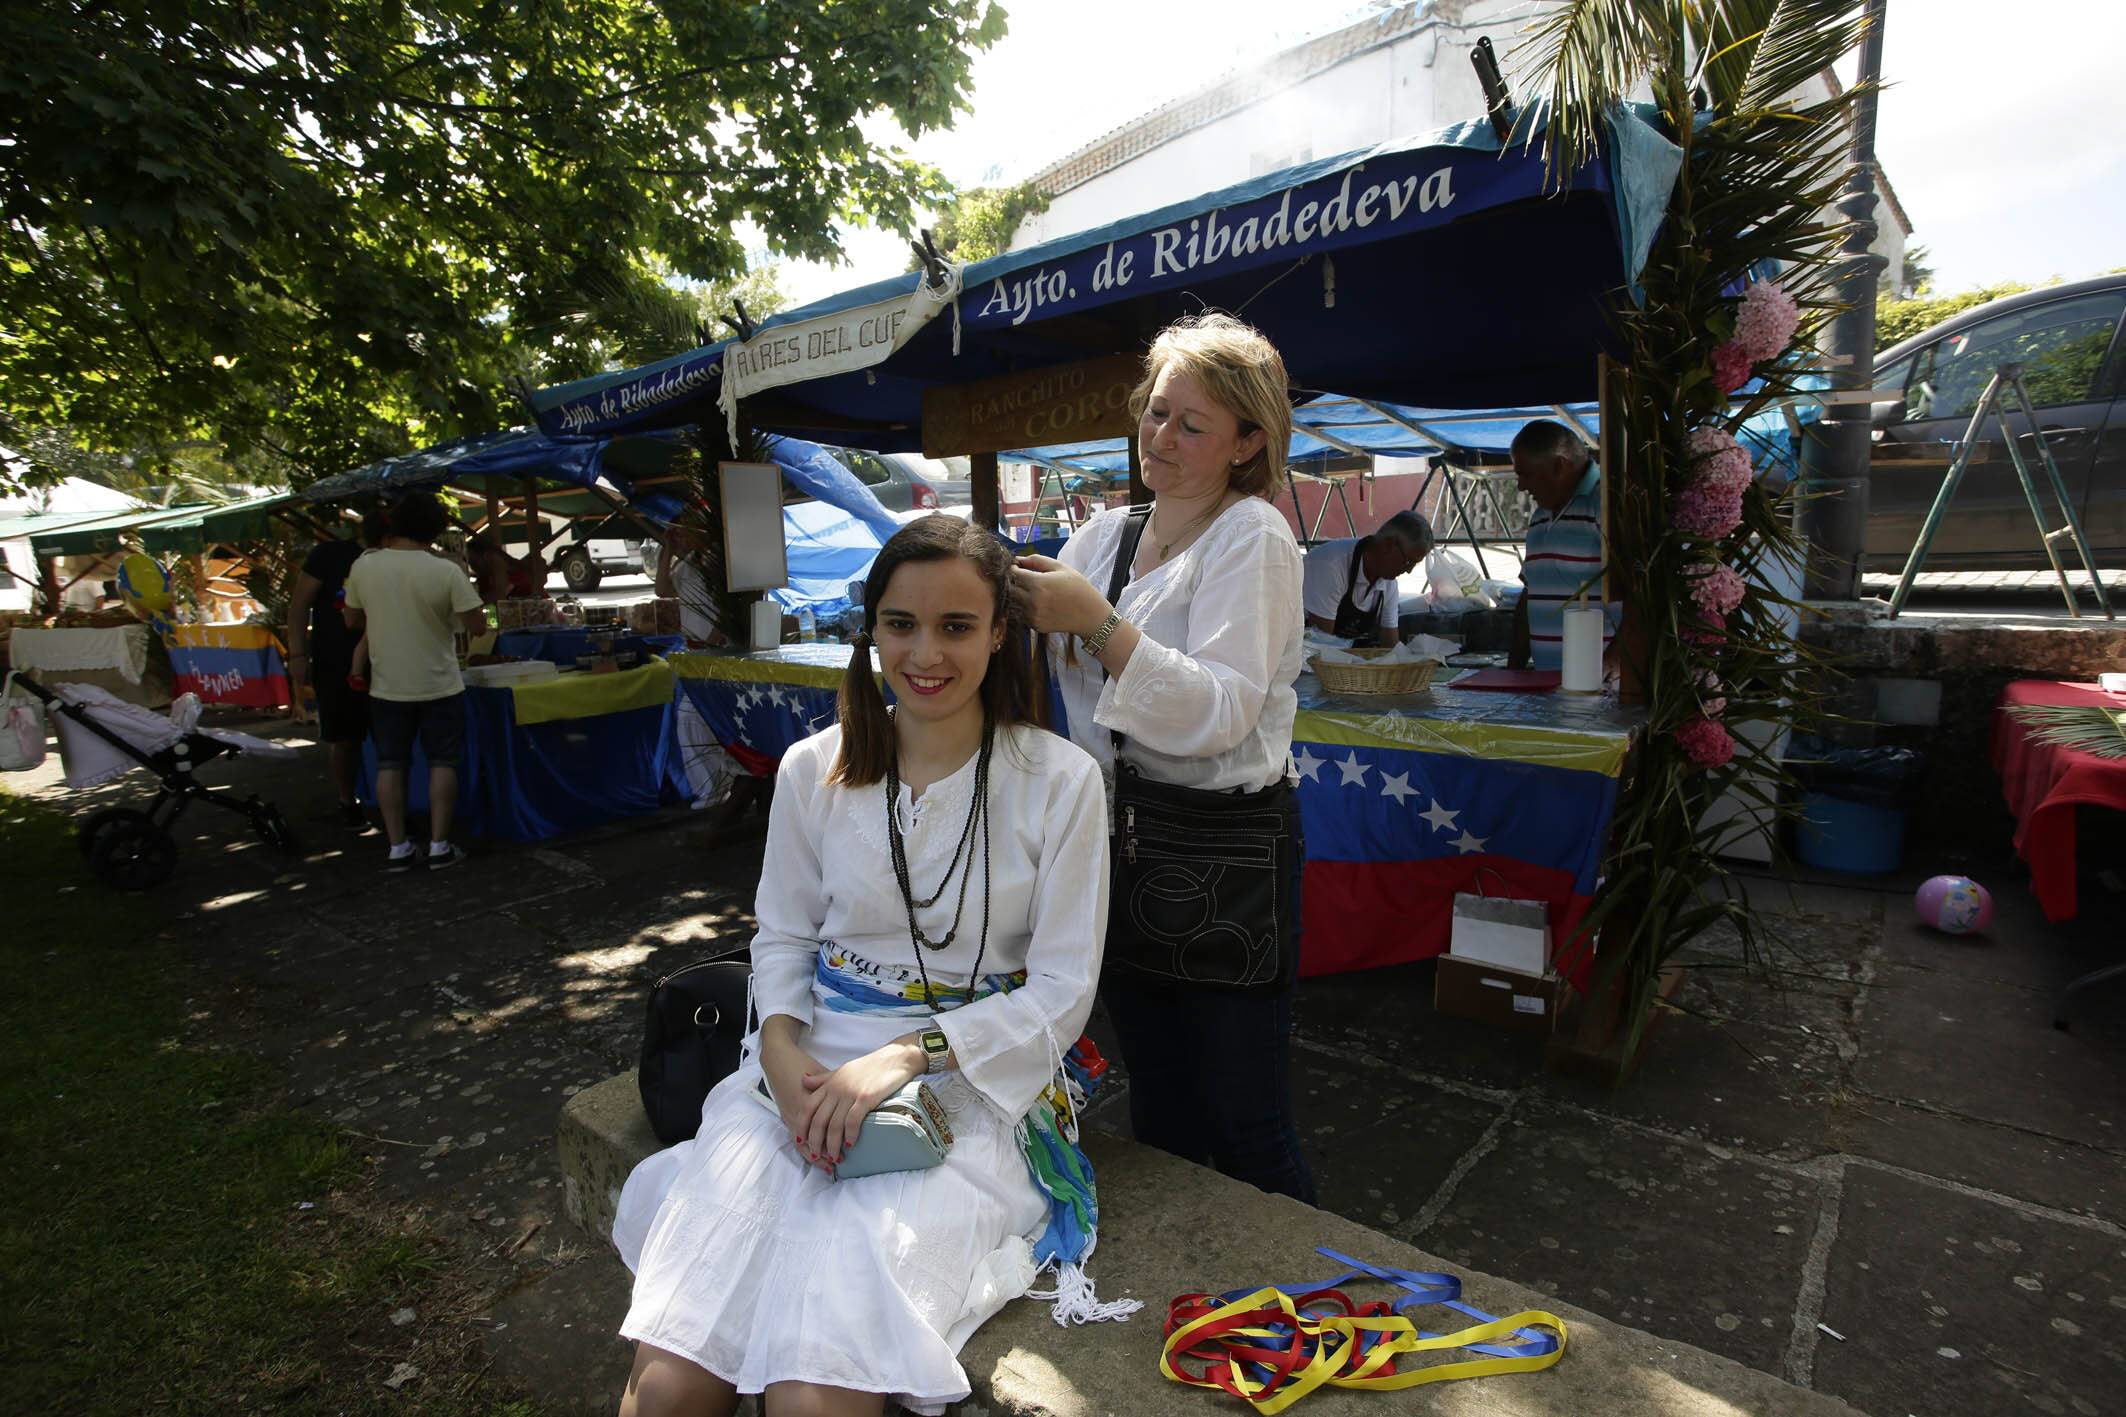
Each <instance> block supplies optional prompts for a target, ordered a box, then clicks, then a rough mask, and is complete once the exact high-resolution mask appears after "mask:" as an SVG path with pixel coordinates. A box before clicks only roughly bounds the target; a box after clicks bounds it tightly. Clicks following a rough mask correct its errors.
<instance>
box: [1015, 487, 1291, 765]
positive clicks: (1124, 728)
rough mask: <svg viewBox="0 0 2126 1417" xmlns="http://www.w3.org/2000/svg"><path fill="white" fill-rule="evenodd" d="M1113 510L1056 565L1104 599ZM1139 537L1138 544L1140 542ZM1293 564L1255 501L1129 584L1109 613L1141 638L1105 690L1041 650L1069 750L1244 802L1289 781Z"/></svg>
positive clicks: (1116, 531)
mask: <svg viewBox="0 0 2126 1417" xmlns="http://www.w3.org/2000/svg"><path fill="white" fill-rule="evenodd" d="M1127 515H1128V512H1127V510H1126V509H1125V508H1120V507H1117V508H1112V509H1110V510H1108V511H1105V512H1102V513H1100V514H1099V515H1098V516H1096V517H1094V518H1093V519H1092V520H1091V521H1090V522H1088V523H1087V524H1086V525H1085V526H1084V527H1083V528H1081V529H1080V530H1079V531H1077V532H1076V533H1074V534H1073V535H1072V536H1071V538H1070V540H1068V541H1066V542H1064V543H1063V551H1062V554H1061V555H1060V556H1059V557H1058V558H1057V559H1058V560H1060V561H1061V562H1062V563H1063V564H1064V565H1066V566H1069V567H1070V568H1071V569H1072V570H1074V571H1077V572H1078V573H1079V574H1080V575H1082V576H1084V577H1085V578H1086V579H1087V580H1090V581H1091V582H1092V583H1093V585H1094V586H1095V587H1097V588H1098V589H1099V590H1100V591H1101V592H1102V593H1103V594H1104V593H1105V592H1106V590H1107V582H1108V577H1109V576H1110V574H1111V573H1112V571H1113V567H1114V564H1115V552H1116V551H1117V550H1118V549H1119V547H1120V545H1121V540H1122V530H1123V523H1124V519H1125V518H1126V517H1127ZM1146 534H1147V535H1149V534H1150V533H1149V532H1148V531H1147V533H1146ZM1302 578H1303V562H1302V558H1301V556H1300V554H1299V543H1298V542H1297V541H1295V540H1294V539H1293V537H1292V529H1291V528H1290V527H1289V526H1287V525H1286V524H1285V520H1284V517H1283V516H1282V515H1281V514H1280V513H1279V512H1278V511H1277V509H1276V508H1274V507H1272V506H1271V505H1270V504H1269V503H1268V502H1265V501H1264V500H1263V499H1262V498H1260V497H1247V498H1243V499H1242V500H1241V501H1239V502H1237V503H1235V504H1234V505H1232V506H1230V507H1228V508H1226V509H1225V511H1223V512H1221V513H1220V514H1219V515H1218V519H1217V520H1216V521H1214V522H1212V523H1211V524H1210V526H1209V527H1208V528H1206V529H1205V530H1204V533H1203V535H1202V536H1200V537H1198V538H1197V540H1196V543H1195V544H1194V545H1193V546H1190V547H1189V548H1188V549H1187V550H1185V551H1183V552H1182V553H1181V554H1180V555H1179V556H1176V557H1175V558H1174V559H1173V560H1171V561H1168V562H1167V563H1166V564H1164V565H1162V566H1159V567H1156V568H1155V569H1153V570H1151V571H1149V572H1147V573H1146V574H1144V575H1143V576H1140V577H1138V578H1137V579H1135V580H1133V581H1131V582H1130V583H1129V584H1128V585H1127V586H1126V587H1124V589H1123V591H1122V596H1121V601H1120V603H1119V604H1118V605H1116V607H1115V608H1116V609H1117V610H1119V611H1121V612H1122V618H1123V619H1125V620H1127V621H1129V622H1130V623H1131V624H1133V625H1135V626H1136V627H1137V628H1138V630H1140V631H1141V632H1142V633H1143V636H1144V638H1143V639H1142V640H1140V641H1139V642H1138V644H1137V648H1136V652H1135V653H1133V654H1131V655H1130V658H1129V664H1128V665H1127V666H1126V667H1125V668H1124V669H1123V671H1122V674H1121V677H1119V678H1116V679H1112V680H1110V679H1109V678H1108V677H1107V675H1106V673H1105V671H1103V670H1102V669H1101V667H1100V664H1099V662H1098V661H1097V660H1095V659H1094V658H1093V657H1092V656H1091V655H1088V654H1086V653H1085V652H1084V650H1083V649H1082V648H1080V649H1078V650H1077V652H1076V655H1075V658H1076V660H1077V662H1076V663H1075V664H1070V663H1066V662H1065V661H1064V656H1063V653H1062V646H1063V644H1064V643H1065V637H1063V636H1053V637H1051V639H1050V642H1049V656H1050V664H1051V666H1052V668H1053V669H1054V671H1055V673H1056V677H1057V682H1058V684H1059V685H1060V686H1061V688H1062V691H1063V705H1064V709H1065V711H1066V712H1067V713H1068V714H1069V715H1070V737H1071V741H1072V742H1074V743H1076V744H1078V746H1080V747H1082V748H1084V749H1085V750H1086V751H1087V752H1089V753H1091V754H1092V755H1093V756H1094V758H1096V759H1097V760H1098V761H1099V762H1100V763H1101V765H1102V766H1103V768H1105V767H1108V766H1109V765H1110V764H1111V762H1112V759H1113V756H1114V753H1113V749H1112V744H1111V740H1110V739H1109V736H1108V730H1110V729H1112V730H1114V731H1117V732H1119V733H1121V734H1122V735H1123V738H1124V742H1123V748H1122V756H1123V759H1124V760H1125V761H1126V762H1128V763H1130V764H1131V765H1132V766H1134V767H1136V768H1137V769H1138V770H1139V771H1141V772H1143V773H1144V775H1145V776H1146V777H1149V778H1151V779H1153V780H1154V781H1157V782H1168V783H1174V784H1177V785H1179V786H1183V787H1198V788H1207V789H1211V790H1214V791H1224V790H1227V789H1231V788H1236V787H1237V788H1245V789H1247V790H1249V791H1254V790H1257V789H1259V788H1264V787H1269V786H1271V785H1273V784H1275V783H1277V782H1280V781H1282V780H1283V779H1284V778H1285V777H1287V776H1288V775H1289V774H1290V772H1291V760H1292V720H1293V717H1294V716H1295V715H1296V714H1297V713H1298V710H1299V697H1298V695H1297V694H1296V693H1295V692H1294V691H1293V688H1292V684H1293V681H1294V680H1296V679H1298V677H1299V670H1300V665H1301V655H1300V637H1301V636H1302V635H1303V634H1304V633H1305V629H1306V621H1305V618H1304V616H1303V615H1302V614H1301V611H1300V604H1301V591H1300V586H1301V582H1302Z"/></svg>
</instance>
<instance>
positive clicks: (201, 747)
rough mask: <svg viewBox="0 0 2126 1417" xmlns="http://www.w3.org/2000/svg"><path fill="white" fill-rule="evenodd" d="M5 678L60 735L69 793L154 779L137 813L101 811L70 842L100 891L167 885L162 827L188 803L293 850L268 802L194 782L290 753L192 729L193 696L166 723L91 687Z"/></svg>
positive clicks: (167, 844)
mask: <svg viewBox="0 0 2126 1417" xmlns="http://www.w3.org/2000/svg"><path fill="white" fill-rule="evenodd" d="M9 678H10V684H9V688H10V689H11V690H12V689H13V688H14V687H16V686H18V685H19V686H20V687H21V688H22V689H24V690H26V691H27V692H28V693H29V694H30V695H31V696H32V697H34V698H36V699H38V700H40V701H42V703H43V704H44V706H45V709H46V711H47V712H48V713H50V714H51V716H52V721H53V723H54V724H55V725H56V726H57V727H58V730H59V752H60V756H61V758H63V759H64V760H65V763H66V781H67V786H69V787H72V788H75V789H77V790H78V789H81V788H88V787H97V786H101V785H102V784H103V783H106V782H109V781H111V780H112V779H113V778H117V777H121V776H123V775H124V774H126V773H128V772H131V771H132V770H133V769H134V768H136V767H144V768H146V769H147V770H148V771H150V772H152V773H154V774H155V775H156V777H157V778H159V779H161V782H162V788H161V790H160V791H158V792H157V793H156V794H155V800H154V801H153V802H150V803H149V804H148V806H147V809H146V810H145V811H143V810H141V809H139V808H135V807H105V808H102V809H100V810H98V811H95V812H91V813H90V814H89V815H88V816H87V817H86V818H85V819H84V820H83V821H82V823H81V826H80V828H79V830H78V831H77V833H76V835H77V838H78V839H79V841H80V844H81V854H82V855H84V856H86V857H87V858H88V861H89V869H90V870H92V871H94V872H95V873H96V876H97V878H98V879H100V880H101V881H103V883H104V884H105V885H109V886H115V887H117V888H118V889H119V890H127V891H144V890H147V889H149V888H150V887H153V886H158V885H160V884H162V883H163V882H164V881H166V880H168V879H169V878H170V873H171V872H172V871H174V870H175V869H176V868H177V842H176V840H175V839H174V838H172V836H171V835H170V827H171V824H172V823H174V822H175V821H176V820H177V818H178V816H179V815H180V814H182V813H183V812H184V810H185V808H187V807H189V806H191V805H192V804H193V803H194V802H205V803H207V804H208V805H209V806H213V807H219V808H221V809H222V810H224V811H228V812H235V813H237V814H238V815H240V816H242V817H244V818H245V819H246V820H248V821H249V822H250V823H251V830H252V831H254V832H256V833H257V834H258V837H259V840H261V841H263V842H265V843H266V845H268V846H270V847H272V848H274V849H275V850H276V851H282V852H289V853H292V852H294V851H295V850H296V849H297V848H296V841H295V833H294V832H292V831H290V830H289V828H288V824H287V822H286V821H284V820H282V818H281V814H280V811H279V809H278V808H276V807H274V805H273V804H272V803H270V802H265V801H262V800H260V799H259V798H258V797H257V796H250V797H245V798H242V799H240V800H239V799H236V798H235V796H234V794H233V793H230V792H216V791H214V790H213V789H212V788H209V787H207V786H206V785H204V784H203V783H200V782H198V781H196V780H194V778H193V776H192V774H193V773H194V772H195V771H197V770H198V769H199V767H200V766H201V765H202V764H205V763H210V762H212V761H214V759H216V758H219V757H223V756H225V755H227V754H231V753H244V754H252V755H257V756H261V757H293V756H295V750H294V749H293V748H290V747H287V746H285V745H284V744H280V743H274V742H270V741H268V740H266V739H264V738H255V737H253V736H252V735H250V734H248V733H233V732H230V731H228V730H227V729H220V728H201V727H199V726H198V723H199V699H198V697H197V696H196V695H193V694H183V695H180V696H179V697H178V700H177V702H176V703H173V704H172V705H171V706H170V714H169V717H167V718H165V717H163V716H162V715H161V714H159V713H156V712H155V711H154V710H152V709H145V708H142V707H140V706H139V705H138V704H129V703H126V702H125V701H124V700H122V699H120V698H118V697H116V696H115V695H113V694H111V693H110V692H109V691H107V690H104V689H100V688H97V687H96V686H95V685H92V684H60V685H58V686H56V687H55V688H51V689H47V688H45V687H44V686H43V685H42V684H39V683H37V682H35V681H34V680H32V679H30V678H29V677H28V676H26V675H11V676H9Z"/></svg>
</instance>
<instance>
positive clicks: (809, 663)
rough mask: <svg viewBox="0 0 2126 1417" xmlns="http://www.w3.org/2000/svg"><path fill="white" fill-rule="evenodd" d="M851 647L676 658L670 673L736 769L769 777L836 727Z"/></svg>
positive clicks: (805, 647)
mask: <svg viewBox="0 0 2126 1417" xmlns="http://www.w3.org/2000/svg"><path fill="white" fill-rule="evenodd" d="M848 664H849V646H847V645H837V644H816V645H784V646H782V647H781V648H780V649H771V650H761V651H760V652H758V653H756V654H749V655H725V654H675V655H673V656H672V657H671V665H672V671H673V672H674V673H675V674H677V675H678V676H679V692H680V693H681V694H683V695H685V696H686V700H687V702H688V703H689V704H691V705H693V707H694V709H695V711H696V712H698V713H699V714H700V715H701V717H702V720H703V721H704V722H706V723H707V724H708V726H709V731H710V732H711V733H713V734H715V735H716V741H717V742H719V743H721V744H722V745H723V748H724V751H725V752H727V753H729V754H730V755H731V758H732V760H733V761H735V762H736V763H737V764H738V765H739V767H741V768H743V769H745V771H747V772H749V773H751V774H753V775H754V776H755V777H773V776H774V775H775V766H776V764H778V763H780V762H781V761H782V755H783V754H784V753H787V752H789V751H790V749H791V748H793V747H795V746H796V745H797V744H799V743H801V742H803V741H804V740H805V739H807V738H810V737H811V736H812V735H813V734H815V733H817V732H819V731H820V730H821V729H822V728H825V727H826V726H827V725H828V724H830V723H832V722H834V696H835V692H836V691H837V690H838V689H839V688H840V687H841V682H842V671H843V670H844V669H846V668H847V667H848Z"/></svg>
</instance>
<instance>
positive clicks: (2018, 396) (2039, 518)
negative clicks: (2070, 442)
mask: <svg viewBox="0 0 2126 1417" xmlns="http://www.w3.org/2000/svg"><path fill="white" fill-rule="evenodd" d="M2008 390H2013V391H2014V394H2015V401H2016V406H2017V407H2018V408H2020V410H2021V412H2022V415H2023V417H2025V418H2027V419H2029V420H2030V437H2031V440H2032V441H2033V442H2035V443H2036V444H2037V455H2038V457H2039V458H2041V459H2042V460H2043V461H2044V464H2045V475H2046V476H2047V477H2049V478H2050V479H2051V480H2052V495H2053V497H2054V498H2055V499H2056V500H2057V501H2058V502H2059V504H2060V511H2061V513H2062V514H2063V515H2064V516H2065V517H2066V518H2067V524H2066V525H2065V526H2063V527H2059V528H2057V529H2055V530H2052V531H2047V530H2045V513H2044V511H2043V510H2042V509H2041V508H2040V507H2039V506H2038V501H2037V485H2036V483H2035V482H2034V481H2032V479H2031V476H2030V465H2029V464H2028V463H2026V462H2024V461H2023V452H2022V449H2021V448H2018V447H2017V446H2016V435H2015V430H2014V429H2012V428H2010V427H2009V426H2008V417H2007V410H2004V409H2003V408H2002V406H2001V405H2002V399H2003V396H2004V393H2005V391H2008ZM1989 413H1990V414H1992V415H1993V416H1994V417H1995V418H1997V419H1999V420H2000V428H2001V441H2002V442H2004V443H2006V444H2007V445H2008V461H2010V462H2011V463H2013V464H2015V477H2016V480H2017V481H2018V482H2020V483H2021V484H2022V486H2023V500H2024V501H2025V502H2027V503H2029V504H2030V519H2031V521H2032V522H2034V523H2036V525H2037V532H2038V538H2039V540H2040V542H2041V543H2042V544H2043V545H2044V548H2045V559H2046V560H2048V561H2050V562H2051V563H2052V574H2053V575H2055V576H2057V577H2058V578H2059V583H2060V594H2062V595H2064V596H2065V597H2066V598H2067V613H2068V614H2069V615H2071V616H2073V617H2075V618H2076V619H2080V618H2081V614H2082V612H2081V609H2080V607H2079V606H2077V605H2076V604H2075V600H2074V587H2073V586H2072V585H2070V584H2068V582H2067V572H2066V569H2065V568H2064V567H2062V566H2061V565H2060V553H2059V543H2060V541H2061V540H2062V539H2065V538H2071V539H2072V540H2073V542H2074V549H2075V551H2076V552H2077V553H2078V554H2079V555H2080V556H2081V558H2082V569H2083V570H2084V571H2085V572H2087V573H2088V576H2089V583H2090V585H2091V586H2092V587H2093V588H2094V589H2095V590H2096V603H2097V606H2098V608H2099V609H2101V610H2102V611H2103V612H2104V618H2105V619H2107V620H2111V619H2115V618H2117V617H2115V616H2114V615H2113V614H2112V613H2111V599H2110V597H2109V596H2108V595H2106V594H2105V591H2104V578H2103V577H2102V576H2100V575H2098V574H2097V569H2096V558H2095V557H2094V556H2092V555H2090V554H2089V538H2087V537H2086V536H2084V535H2083V534H2082V523H2081V519H2080V518H2079V517H2077V516H2075V514H2074V503H2073V502H2072V501H2071V500H2070V499H2069V498H2068V496H2067V480H2066V479H2065V478H2063V477H2061V476H2060V467H2059V464H2058V463H2057V462H2055V461H2053V457H2052V446H2051V445H2050V444H2049V443H2047V442H2046V441H2045V430H2044V429H2043V428H2042V427H2040V426H2039V424H2038V421H2037V408H2036V405H2034V404H2033V403H2032V402H2031V400H2030V391H2029V390H2028V389H2026V388H2024V387H2023V366H2022V365H2021V363H2019V362H2018V363H2008V364H2002V365H2000V366H1999V367H1997V368H1996V369H1995V370H1994V371H1993V377H1992V378H1991V379H1989V380H1988V381H1987V382H1986V391H1985V392H1984V393H1982V394H1980V395H1979V398H1978V407H1976V408H1974V409H1972V410H1971V422H1970V425H1969V426H1968V427H1966V428H1965V429H1964V436H1963V439H1962V440H1961V441H1960V442H1959V443H1958V444H1957V445H1956V454H1955V456H1954V457H1952V458H1951V459H1950V460H1949V470H1948V472H1947V473H1945V474H1943V476H1942V480H1941V490H1940V491H1939V492H1937V493H1935V494H1934V505H1933V506H1932V507H1930V508H1929V509H1928V510H1927V520H1926V523H1925V524H1924V525H1923V526H1921V527H1920V529H1919V540H1918V541H1916V542H1914V543H1913V544H1912V554H1911V555H1910V556H1907V557H1906V558H1905V569H1904V574H1902V575H1900V576H1899V577H1898V578H1897V590H1896V592H1895V593H1894V594H1892V595H1891V597H1890V615H1891V617H1892V618H1893V619H1894V618H1895V617H1896V615H1897V613H1898V612H1899V611H1901V610H1903V609H1904V608H1905V597H1907V596H1909V595H1910V594H1911V593H1912V582H1913V581H1914V580H1915V579H1917V578H1918V576H1919V568H1920V565H1921V564H1922V563H1923V562H1924V561H1925V560H1926V559H1927V548H1928V547H1930V546H1931V545H1933V543H1934V533H1935V532H1936V531H1937V530H1938V529H1939V528H1940V526H1941V519H1942V515H1943V514H1944V513H1946V512H1947V511H1948V510H1949V500H1950V499H1951V498H1952V497H1954V496H1955V495H1956V486H1957V484H1958V483H1959V482H1961V481H1963V477H1964V469H1965V468H1967V467H1969V466H1970V465H1971V458H1972V456H1973V455H1974V454H1975V453H1976V452H1977V451H1978V447H1979V441H1978V439H1979V431H1980V430H1981V429H1982V428H1983V427H1984V426H1985V422H1986V415H1987V414H1989Z"/></svg>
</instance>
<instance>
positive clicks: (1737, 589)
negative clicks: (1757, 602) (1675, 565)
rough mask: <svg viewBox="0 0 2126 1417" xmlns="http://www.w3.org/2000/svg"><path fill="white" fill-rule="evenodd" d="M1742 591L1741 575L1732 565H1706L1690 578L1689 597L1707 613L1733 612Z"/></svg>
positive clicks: (1739, 601) (1721, 614)
mask: <svg viewBox="0 0 2126 1417" xmlns="http://www.w3.org/2000/svg"><path fill="white" fill-rule="evenodd" d="M1742 592H1743V585H1742V577H1741V575H1740V574H1739V573H1738V572H1737V571H1736V570H1735V568H1734V567H1733V566H1706V567H1703V568H1701V569H1700V570H1698V571H1697V572H1696V573H1695V574H1693V575H1692V576H1691V578H1690V598H1691V599H1692V600H1694V601H1696V602H1697V603H1698V608H1699V609H1700V610H1702V611H1704V612H1705V613H1706V614H1708V615H1719V616H1723V617H1724V616H1727V615H1731V614H1733V613H1734V611H1735V607H1736V606H1738V605H1740V604H1742Z"/></svg>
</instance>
